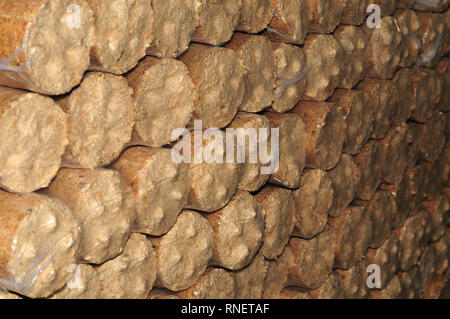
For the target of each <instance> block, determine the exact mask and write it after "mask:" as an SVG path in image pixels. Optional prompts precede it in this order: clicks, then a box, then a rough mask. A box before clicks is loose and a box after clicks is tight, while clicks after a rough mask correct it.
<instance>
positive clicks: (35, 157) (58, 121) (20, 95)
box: [0, 87, 69, 193]
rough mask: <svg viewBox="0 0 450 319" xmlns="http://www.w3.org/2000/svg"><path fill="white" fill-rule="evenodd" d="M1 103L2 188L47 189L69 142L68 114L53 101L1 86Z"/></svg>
mask: <svg viewBox="0 0 450 319" xmlns="http://www.w3.org/2000/svg"><path fill="white" fill-rule="evenodd" d="M0 101H1V106H0V140H1V141H2V142H1V143H0V162H1V163H2V164H1V165H0V187H2V188H4V189H6V190H8V191H10V192H16V193H28V192H33V191H36V190H38V189H40V188H44V187H47V186H48V185H49V184H50V182H51V180H52V178H53V177H54V176H55V175H56V173H57V172H58V169H59V167H60V166H61V159H62V156H63V154H64V150H65V148H66V145H67V144H68V142H69V141H68V138H67V135H68V134H67V117H66V115H65V114H64V112H63V111H62V110H61V109H60V108H59V107H58V106H57V105H56V104H55V103H54V102H53V100H52V99H50V98H48V97H45V96H43V95H39V94H36V93H30V92H26V91H22V90H16V89H9V88H3V87H0Z"/></svg>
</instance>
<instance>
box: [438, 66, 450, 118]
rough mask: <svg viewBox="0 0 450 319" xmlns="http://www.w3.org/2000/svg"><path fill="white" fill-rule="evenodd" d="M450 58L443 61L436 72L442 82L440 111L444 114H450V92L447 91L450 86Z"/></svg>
mask: <svg viewBox="0 0 450 319" xmlns="http://www.w3.org/2000/svg"><path fill="white" fill-rule="evenodd" d="M449 67H450V57H449V58H445V59H443V60H441V62H440V63H439V64H438V65H437V66H436V68H435V70H436V72H437V73H438V74H439V77H440V80H441V88H442V90H441V100H440V101H439V109H440V110H441V111H443V112H450V90H448V89H446V88H448V87H449V86H450V68H449Z"/></svg>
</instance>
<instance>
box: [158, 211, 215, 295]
mask: <svg viewBox="0 0 450 319" xmlns="http://www.w3.org/2000/svg"><path fill="white" fill-rule="evenodd" d="M213 239H214V234H213V228H212V226H211V225H210V224H209V223H208V220H207V219H206V218H205V217H203V216H202V215H200V214H199V213H196V212H193V211H187V210H186V211H183V212H182V213H181V214H180V215H179V216H178V219H177V222H176V223H175V225H174V226H173V227H172V228H171V229H170V230H169V232H168V233H167V234H165V235H164V236H162V237H159V238H154V239H152V244H153V245H154V246H155V250H156V256H157V260H158V268H157V271H158V276H157V280H156V284H155V285H156V286H159V287H164V288H167V289H169V290H172V291H181V290H184V289H187V288H189V287H191V286H192V285H194V284H195V283H196V282H197V281H198V280H199V279H200V277H201V275H202V274H203V273H204V272H205V270H206V267H207V266H208V262H209V260H210V259H211V257H212V252H213V247H212V246H213Z"/></svg>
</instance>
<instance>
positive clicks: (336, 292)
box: [308, 272, 344, 299]
mask: <svg viewBox="0 0 450 319" xmlns="http://www.w3.org/2000/svg"><path fill="white" fill-rule="evenodd" d="M308 294H309V295H310V296H311V297H312V298H314V299H342V298H343V297H344V292H343V291H342V289H341V287H340V284H339V282H338V279H337V276H336V274H335V273H334V272H332V273H330V275H329V276H328V278H327V279H326V281H325V283H324V284H323V285H321V286H320V287H319V288H316V289H313V290H310V291H308Z"/></svg>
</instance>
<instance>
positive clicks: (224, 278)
mask: <svg viewBox="0 0 450 319" xmlns="http://www.w3.org/2000/svg"><path fill="white" fill-rule="evenodd" d="M179 296H180V297H182V298H184V299H233V298H235V284H234V279H233V275H232V274H230V273H229V272H228V271H226V270H224V269H220V268H210V269H208V270H207V271H206V272H205V273H204V274H203V276H202V277H201V278H200V280H199V281H198V282H197V283H196V284H195V285H194V286H192V287H191V288H189V289H187V290H184V291H181V292H180V293H179Z"/></svg>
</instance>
